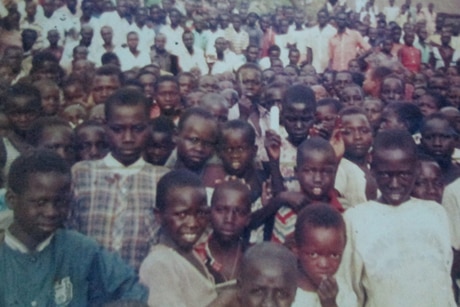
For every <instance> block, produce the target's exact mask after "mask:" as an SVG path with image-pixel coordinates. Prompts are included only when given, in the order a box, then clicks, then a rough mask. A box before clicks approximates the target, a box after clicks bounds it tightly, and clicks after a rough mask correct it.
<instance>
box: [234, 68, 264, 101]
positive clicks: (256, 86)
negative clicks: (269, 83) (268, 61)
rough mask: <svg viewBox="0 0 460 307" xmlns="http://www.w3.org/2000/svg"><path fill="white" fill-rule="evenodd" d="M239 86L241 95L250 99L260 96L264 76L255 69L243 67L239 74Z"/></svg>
mask: <svg viewBox="0 0 460 307" xmlns="http://www.w3.org/2000/svg"><path fill="white" fill-rule="evenodd" d="M239 87H240V90H241V95H243V96H246V97H248V98H249V99H250V100H252V99H254V98H257V97H259V96H260V93H261V91H262V76H261V74H260V72H259V71H257V70H255V69H243V70H241V71H240V75H239Z"/></svg>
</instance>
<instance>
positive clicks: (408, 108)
mask: <svg viewBox="0 0 460 307" xmlns="http://www.w3.org/2000/svg"><path fill="white" fill-rule="evenodd" d="M385 110H391V111H393V112H394V113H395V114H396V116H398V118H399V120H400V121H401V122H402V123H403V124H404V125H405V126H406V127H407V130H408V131H409V132H410V133H411V134H414V133H416V132H418V131H419V130H420V126H421V124H422V121H423V114H422V112H421V111H420V108H419V107H418V106H416V105H415V104H413V103H407V102H391V103H389V104H388V105H387V106H386V107H385Z"/></svg>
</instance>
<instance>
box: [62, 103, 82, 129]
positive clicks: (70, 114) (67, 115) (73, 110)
mask: <svg viewBox="0 0 460 307" xmlns="http://www.w3.org/2000/svg"><path fill="white" fill-rule="evenodd" d="M62 117H63V118H64V119H65V120H67V121H68V122H69V123H70V124H71V125H73V126H78V125H79V124H81V123H82V122H83V121H84V120H85V118H86V114H85V110H84V109H83V108H80V107H75V106H71V107H67V108H66V109H64V111H63V112H62Z"/></svg>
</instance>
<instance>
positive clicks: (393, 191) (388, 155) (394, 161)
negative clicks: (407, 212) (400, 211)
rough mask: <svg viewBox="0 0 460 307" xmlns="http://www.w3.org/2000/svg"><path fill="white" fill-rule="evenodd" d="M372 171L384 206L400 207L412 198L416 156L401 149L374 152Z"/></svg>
mask: <svg viewBox="0 0 460 307" xmlns="http://www.w3.org/2000/svg"><path fill="white" fill-rule="evenodd" d="M372 159H373V160H372V164H371V170H372V173H373V174H374V178H375V179H376V181H377V186H378V188H379V189H380V191H381V193H382V196H381V198H380V201H381V202H382V203H384V204H388V205H393V206H398V205H400V204H402V203H403V202H405V201H407V200H408V199H409V197H410V193H411V191H412V188H413V187H414V183H415V179H416V168H417V162H416V161H415V156H413V155H411V154H409V153H408V152H405V151H403V150H401V149H384V150H381V151H380V152H374V153H373V156H372Z"/></svg>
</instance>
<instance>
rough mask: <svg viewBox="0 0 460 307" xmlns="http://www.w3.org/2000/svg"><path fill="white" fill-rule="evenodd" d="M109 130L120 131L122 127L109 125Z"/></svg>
mask: <svg viewBox="0 0 460 307" xmlns="http://www.w3.org/2000/svg"><path fill="white" fill-rule="evenodd" d="M109 128H110V130H112V132H113V133H121V132H122V131H123V129H122V128H121V127H116V126H109Z"/></svg>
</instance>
